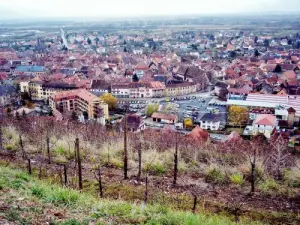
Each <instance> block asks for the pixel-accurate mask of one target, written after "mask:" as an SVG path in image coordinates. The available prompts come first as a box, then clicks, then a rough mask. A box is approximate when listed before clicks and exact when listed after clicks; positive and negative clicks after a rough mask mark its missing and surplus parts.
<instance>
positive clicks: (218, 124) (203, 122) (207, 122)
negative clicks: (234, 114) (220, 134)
mask: <svg viewBox="0 0 300 225" xmlns="http://www.w3.org/2000/svg"><path fill="white" fill-rule="evenodd" d="M199 122H200V127H201V128H202V129H205V130H220V129H223V128H224V127H225V124H226V116H225V114H222V113H205V114H204V115H203V116H202V117H201V118H200V119H199Z"/></svg>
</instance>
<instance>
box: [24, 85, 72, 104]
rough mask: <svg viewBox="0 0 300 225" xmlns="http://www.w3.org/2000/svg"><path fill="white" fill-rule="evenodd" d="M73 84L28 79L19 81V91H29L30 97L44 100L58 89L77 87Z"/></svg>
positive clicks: (58, 90) (64, 89)
mask: <svg viewBox="0 0 300 225" xmlns="http://www.w3.org/2000/svg"><path fill="white" fill-rule="evenodd" d="M77 88H78V87H77V86H76V85H75V84H68V83H63V82H52V81H50V82H43V81H30V82H20V90H21V92H27V91H29V92H30V94H31V97H32V99H35V100H44V99H48V98H49V97H50V96H51V95H54V94H56V93H57V92H60V91H67V90H73V89H77Z"/></svg>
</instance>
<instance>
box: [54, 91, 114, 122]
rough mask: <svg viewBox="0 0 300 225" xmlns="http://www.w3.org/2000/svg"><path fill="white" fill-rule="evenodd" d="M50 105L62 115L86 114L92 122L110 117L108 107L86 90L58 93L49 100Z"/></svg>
mask: <svg viewBox="0 0 300 225" xmlns="http://www.w3.org/2000/svg"><path fill="white" fill-rule="evenodd" d="M49 104H50V107H51V108H52V110H58V111H59V112H61V113H62V114H63V113H66V112H72V111H75V112H77V113H81V114H83V113H85V112H86V113H87V114H88V118H89V119H91V120H98V119H101V118H105V119H108V117H109V112H108V105H107V104H106V103H104V102H103V101H102V100H100V98H99V97H97V96H96V95H93V94H91V93H90V92H88V91H87V90H85V89H76V90H70V91H62V92H58V93H56V94H54V95H52V96H51V97H50V98H49Z"/></svg>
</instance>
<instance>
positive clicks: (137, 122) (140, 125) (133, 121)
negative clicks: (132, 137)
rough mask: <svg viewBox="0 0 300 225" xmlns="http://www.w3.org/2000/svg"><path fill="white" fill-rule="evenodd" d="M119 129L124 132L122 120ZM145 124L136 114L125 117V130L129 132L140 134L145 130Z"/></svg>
mask: <svg viewBox="0 0 300 225" xmlns="http://www.w3.org/2000/svg"><path fill="white" fill-rule="evenodd" d="M120 127H121V129H122V130H124V118H123V120H122V123H121V126H120ZM145 127H146V126H145V122H144V121H143V119H142V117H141V116H138V115H136V114H129V115H127V130H128V131H131V132H140V131H142V130H144V129H145Z"/></svg>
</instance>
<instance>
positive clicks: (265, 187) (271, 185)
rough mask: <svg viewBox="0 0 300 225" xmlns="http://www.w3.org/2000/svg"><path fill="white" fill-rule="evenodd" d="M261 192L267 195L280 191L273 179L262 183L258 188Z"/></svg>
mask: <svg viewBox="0 0 300 225" xmlns="http://www.w3.org/2000/svg"><path fill="white" fill-rule="evenodd" d="M258 188H259V189H260V191H261V192H263V193H265V194H273V193H274V192H276V191H278V190H279V185H278V184H277V183H276V181H275V180H274V179H272V178H268V179H266V180H265V181H263V182H261V183H260V184H259V186H258Z"/></svg>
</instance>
